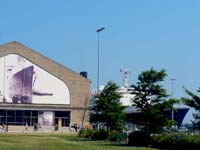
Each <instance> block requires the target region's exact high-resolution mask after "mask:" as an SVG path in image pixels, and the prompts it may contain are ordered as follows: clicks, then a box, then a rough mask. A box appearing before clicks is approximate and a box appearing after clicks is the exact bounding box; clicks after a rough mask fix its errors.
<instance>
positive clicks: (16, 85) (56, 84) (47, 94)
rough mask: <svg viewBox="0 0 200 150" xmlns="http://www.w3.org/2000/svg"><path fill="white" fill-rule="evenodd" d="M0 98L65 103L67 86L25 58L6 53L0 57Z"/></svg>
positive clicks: (10, 100) (22, 101)
mask: <svg viewBox="0 0 200 150" xmlns="http://www.w3.org/2000/svg"><path fill="white" fill-rule="evenodd" d="M0 73H1V75H0V102H5V103H22V104H31V103H41V104H69V102H70V100H69V90H68V87H67V86H66V85H65V84H64V82H62V81H61V80H59V79H58V78H56V77H55V76H53V75H51V74H49V73H48V72H46V71H45V70H43V69H41V68H40V67H38V66H37V65H35V64H33V63H31V62H30V61H28V60H26V59H25V58H23V57H21V56H19V55H16V54H10V55H7V56H5V57H2V58H0Z"/></svg>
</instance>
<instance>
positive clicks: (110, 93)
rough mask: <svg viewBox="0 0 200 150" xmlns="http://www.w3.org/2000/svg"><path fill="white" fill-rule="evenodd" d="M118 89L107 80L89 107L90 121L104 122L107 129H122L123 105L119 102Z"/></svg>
mask: <svg viewBox="0 0 200 150" xmlns="http://www.w3.org/2000/svg"><path fill="white" fill-rule="evenodd" d="M118 89H119V87H118V86H117V85H116V84H115V83H113V82H108V84H107V85H106V86H105V88H104V89H103V91H102V92H101V93H100V94H96V95H95V97H94V104H93V106H92V108H91V114H90V121H91V122H92V123H101V124H104V125H105V126H106V127H107V131H109V130H122V128H123V125H124V117H125V113H124V111H123V110H124V108H125V107H124V106H122V104H121V102H120V98H121V95H120V94H119V93H118Z"/></svg>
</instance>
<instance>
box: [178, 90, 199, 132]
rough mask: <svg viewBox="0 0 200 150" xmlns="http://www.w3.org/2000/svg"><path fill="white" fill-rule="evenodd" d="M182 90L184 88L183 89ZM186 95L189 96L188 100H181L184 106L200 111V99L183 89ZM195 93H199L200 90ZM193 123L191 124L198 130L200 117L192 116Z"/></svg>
mask: <svg viewBox="0 0 200 150" xmlns="http://www.w3.org/2000/svg"><path fill="white" fill-rule="evenodd" d="M183 88H184V87H183ZM184 90H185V92H186V94H187V95H188V96H190V98H181V100H182V101H183V103H184V104H186V105H188V106H190V107H192V108H194V109H195V110H197V111H200V97H199V96H197V95H196V94H194V93H192V92H191V91H189V90H188V89H186V88H184ZM197 92H200V89H199V90H197ZM194 119H195V122H193V124H195V125H197V126H198V128H200V117H199V116H198V115H197V116H194Z"/></svg>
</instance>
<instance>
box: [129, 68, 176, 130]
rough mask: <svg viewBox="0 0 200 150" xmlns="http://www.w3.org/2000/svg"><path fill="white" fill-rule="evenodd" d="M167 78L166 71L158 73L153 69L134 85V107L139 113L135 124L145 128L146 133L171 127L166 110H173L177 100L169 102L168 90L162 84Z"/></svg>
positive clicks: (142, 74)
mask: <svg viewBox="0 0 200 150" xmlns="http://www.w3.org/2000/svg"><path fill="white" fill-rule="evenodd" d="M166 76H167V74H166V72H165V70H160V71H156V70H154V69H153V68H151V69H150V70H147V71H144V72H142V73H141V74H140V75H139V76H138V82H137V84H135V85H132V88H133V89H134V90H133V94H134V95H135V97H134V98H133V106H135V107H136V109H137V110H138V112H140V113H135V114H134V117H136V118H137V119H135V121H136V122H135V123H138V124H140V125H143V126H145V129H146V132H148V133H152V132H156V131H159V130H160V129H161V128H162V127H163V126H167V125H170V124H169V123H170V122H169V120H168V118H167V116H166V115H165V114H164V111H165V110H172V109H173V104H174V103H177V102H178V100H176V99H169V100H167V97H168V95H167V92H166V89H164V88H163V86H162V85H161V84H160V82H161V81H164V78H165V77H166Z"/></svg>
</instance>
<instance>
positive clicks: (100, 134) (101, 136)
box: [91, 129, 108, 140]
mask: <svg viewBox="0 0 200 150" xmlns="http://www.w3.org/2000/svg"><path fill="white" fill-rule="evenodd" d="M107 138H108V132H107V131H106V130H104V129H101V130H95V131H94V132H93V135H92V136H91V139H92V140H106V139H107Z"/></svg>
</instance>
